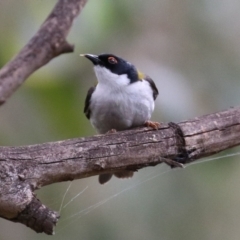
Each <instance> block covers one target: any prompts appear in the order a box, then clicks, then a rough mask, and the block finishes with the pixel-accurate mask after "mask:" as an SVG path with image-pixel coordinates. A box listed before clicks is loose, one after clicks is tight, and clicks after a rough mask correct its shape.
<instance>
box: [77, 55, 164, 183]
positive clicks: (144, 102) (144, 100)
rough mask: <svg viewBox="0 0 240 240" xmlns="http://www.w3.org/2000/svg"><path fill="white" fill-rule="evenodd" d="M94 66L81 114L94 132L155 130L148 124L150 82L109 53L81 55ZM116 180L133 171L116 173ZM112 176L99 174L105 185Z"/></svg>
mask: <svg viewBox="0 0 240 240" xmlns="http://www.w3.org/2000/svg"><path fill="white" fill-rule="evenodd" d="M80 56H84V57H86V58H87V59H89V60H90V61H91V62H92V63H93V65H94V71H95V74H96V77H97V80H98V83H97V85H96V86H94V87H91V88H90V89H89V90H88V93H87V97H86V100H85V107H84V113H85V115H86V117H87V118H88V119H89V120H90V122H91V124H92V125H93V127H94V128H95V129H96V130H97V132H98V133H100V134H104V133H108V132H115V131H121V130H126V129H130V128H134V127H139V126H143V125H145V126H148V127H151V128H154V129H158V128H159V126H160V124H159V123H158V122H152V121H150V118H151V115H152V112H153V110H154V100H155V99H156V98H157V96H158V89H157V87H156V85H155V83H154V82H153V80H152V79H151V78H150V77H149V76H147V75H145V74H143V73H142V72H140V71H138V70H137V69H136V67H135V66H134V65H133V64H131V63H130V62H128V61H126V60H124V59H122V58H120V57H117V56H115V55H113V54H100V55H93V54H81V55H80ZM114 175H115V176H116V177H118V178H129V177H132V176H133V171H127V170H124V171H119V172H115V173H114ZM111 177H112V173H104V174H100V175H99V182H100V183H101V184H104V183H106V182H107V181H109V180H110V179H111Z"/></svg>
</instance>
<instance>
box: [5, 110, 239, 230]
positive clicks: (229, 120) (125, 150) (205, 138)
mask: <svg viewBox="0 0 240 240" xmlns="http://www.w3.org/2000/svg"><path fill="white" fill-rule="evenodd" d="M176 126H177V127H176ZM239 144H240V107H237V108H232V109H229V110H227V111H222V112H219V113H215V114H210V115H206V116H202V117H199V118H195V119H192V120H189V121H185V122H181V123H179V124H178V125H176V124H172V123H171V124H162V125H161V128H160V129H159V130H152V129H148V128H144V127H143V128H138V129H133V130H128V131H123V132H117V133H113V134H105V135H97V136H93V137H88V138H78V139H70V140H65V141H59V142H52V143H44V144H38V145H32V146H22V147H0V215H1V216H2V217H4V218H6V219H9V220H12V221H15V222H21V223H24V224H26V225H27V226H29V227H31V228H32V229H34V230H35V231H37V232H42V231H43V232H45V233H48V234H52V233H53V227H54V225H55V224H56V222H57V220H58V218H59V215H58V213H56V212H53V211H51V210H50V209H48V208H47V207H45V206H44V205H42V204H41V203H40V201H37V200H36V197H35V195H34V193H33V192H34V190H35V189H38V188H41V187H42V186H45V185H49V184H52V183H56V182H61V181H68V180H74V179H79V178H86V177H90V176H94V175H98V174H102V173H106V172H116V171H121V170H131V171H137V170H139V169H141V168H143V167H147V166H155V165H157V164H160V163H162V162H166V163H168V164H170V165H171V164H172V163H173V165H174V163H175V162H174V161H172V160H176V161H180V162H181V163H184V164H187V163H189V162H192V161H195V160H197V159H199V158H202V157H206V156H209V155H212V154H214V153H218V152H220V151H223V150H225V149H228V148H231V147H234V146H237V145H239ZM177 165H178V164H177ZM177 165H176V166H177ZM31 209H33V210H31ZM35 209H37V213H36V211H35ZM34 214H35V215H34ZM33 215H34V216H33Z"/></svg>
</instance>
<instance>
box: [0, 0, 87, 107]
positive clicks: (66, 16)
mask: <svg viewBox="0 0 240 240" xmlns="http://www.w3.org/2000/svg"><path fill="white" fill-rule="evenodd" d="M86 1H87V0H59V1H58V2H57V4H56V6H55V7H54V9H53V11H52V12H51V14H50V15H49V16H48V18H47V19H46V21H45V22H44V23H43V24H42V26H41V28H40V29H39V31H38V32H37V33H36V34H35V36H34V37H33V38H32V39H31V40H30V41H29V42H28V44H27V45H26V46H25V47H24V48H23V49H22V50H21V51H20V52H19V54H18V55H17V56H16V57H14V58H13V59H12V60H11V61H10V62H9V63H7V64H6V65H5V66H4V67H3V68H2V69H1V70H0V105H1V104H3V103H4V102H5V101H6V100H7V98H9V97H10V96H11V95H12V94H13V93H14V91H15V90H16V89H17V88H18V87H19V86H21V84H22V83H23V82H24V81H25V80H26V79H27V78H28V77H29V76H30V75H31V74H32V73H33V72H34V71H36V70H37V69H38V68H40V67H42V66H43V65H45V64H46V63H48V62H49V61H50V60H51V59H53V58H54V57H56V56H58V55H60V54H62V53H68V52H73V49H74V46H73V45H71V44H69V43H68V42H67V41H66V36H67V34H68V32H69V30H70V28H71V26H72V23H73V20H74V18H76V17H77V15H78V14H79V13H80V11H81V9H82V8H83V7H84V5H85V3H86Z"/></svg>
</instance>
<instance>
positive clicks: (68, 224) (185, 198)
mask: <svg viewBox="0 0 240 240" xmlns="http://www.w3.org/2000/svg"><path fill="white" fill-rule="evenodd" d="M55 3H56V1H53V0H51V1H50V0H38V1H36V0H35V1H33V0H18V1H16V0H0V33H1V34H0V67H2V66H3V65H4V64H5V63H6V62H8V61H9V60H10V59H11V58H12V57H13V56H14V55H15V54H16V53H17V52H18V51H19V50H20V49H21V48H22V47H23V46H24V45H25V44H26V43H27V42H28V40H29V39H30V38H31V37H32V36H33V35H34V33H35V32H36V31H37V30H38V28H39V26H40V25H41V23H42V22H43V21H44V19H45V18H46V17H47V15H48V14H49V12H50V10H51V9H52V8H53V6H54V5H55ZM239 11H240V2H238V1H232V0H230V1H224V0H218V1H215V0H208V1H204V0H192V1H187V0H182V1H178V0H149V1H139V0H132V1H128V0H115V1H113V0H89V1H88V3H87V5H86V6H85V8H84V9H83V12H82V14H81V15H80V16H79V17H78V18H77V20H76V21H75V22H74V25H73V28H72V29H71V32H70V35H69V37H68V40H69V42H71V43H74V44H75V52H74V53H72V54H65V55H62V56H60V57H58V58H56V59H53V60H52V61H51V62H50V63H49V64H48V65H47V66H45V67H43V68H42V69H40V70H38V71H37V72H36V73H34V74H33V75H32V76H31V77H30V78H29V79H28V80H27V81H26V82H25V84H24V85H23V86H22V87H21V88H20V89H19V90H18V91H17V92H16V93H15V94H14V95H13V96H12V97H11V98H10V99H9V100H8V101H7V103H6V104H5V105H4V106H2V107H1V108H0V132H1V134H0V145H11V146H12V145H26V144H36V143H43V142H48V141H57V140H63V139H68V138H74V137H82V136H90V135H93V134H95V131H94V129H92V127H91V125H90V123H89V122H88V120H87V119H86V118H85V116H84V114H83V105H84V99H85V95H86V92H87V90H88V88H89V87H90V86H92V85H93V84H94V82H95V81H96V78H95V76H94V73H93V70H92V66H91V64H90V63H89V62H88V61H87V60H86V59H84V58H80V57H79V54H80V53H93V54H99V53H103V52H107V53H114V54H116V55H119V56H121V57H123V58H125V59H127V60H129V61H130V62H132V63H134V64H135V65H136V66H138V68H139V69H141V70H142V71H143V72H145V73H147V74H149V75H150V76H151V77H152V78H153V79H154V81H155V83H156V85H157V87H158V89H159V92H160V94H159V97H158V99H157V101H156V109H155V112H154V114H153V118H152V119H153V120H156V121H175V122H179V121H181V120H186V119H189V118H192V117H195V116H200V115H203V114H207V113H212V112H217V111H220V110H223V109H227V108H229V107H230V106H237V105H239V102H240V94H239V89H240V82H239V79H240V68H239V66H240V41H239V39H240V17H239ZM238 151H240V150H239V148H235V149H233V150H231V151H230V150H229V151H227V152H224V153H223V154H226V153H231V152H238ZM239 158H240V157H239V156H237V157H235V158H229V157H228V158H227V157H226V158H222V159H219V160H216V161H211V162H205V163H201V164H196V165H192V166H189V167H187V168H186V169H184V170H174V171H173V170H169V168H168V167H166V166H164V165H161V166H157V167H154V168H147V169H143V170H141V171H140V172H139V173H137V174H135V176H134V177H133V179H131V180H124V181H120V180H117V179H113V180H111V181H110V183H108V184H107V185H104V186H100V185H99V184H98V182H97V177H92V178H89V179H83V180H77V181H74V182H73V183H72V185H71V188H70V189H69V191H68V192H67V194H66V198H65V201H64V203H63V206H64V205H65V204H67V203H68V202H69V201H71V199H72V198H74V196H76V195H77V194H78V193H79V192H81V191H82V190H84V189H85V188H87V189H86V190H85V191H84V192H83V193H82V194H81V195H80V196H79V197H77V198H76V199H73V201H72V202H70V203H69V204H68V205H67V206H66V207H65V208H63V209H62V211H61V219H60V221H59V224H58V226H57V228H56V234H55V235H54V236H46V235H44V234H36V233H35V232H33V231H32V230H30V229H28V228H26V227H25V226H23V225H21V224H14V223H11V222H8V221H6V220H2V219H0V239H3V240H8V239H36V240H42V239H58V240H62V239H71V240H75V239H84V240H98V239H106V240H109V239H114V240H118V239H119V240H120V239H121V240H122V239H132V240H135V239H141V240H145V239H151V240H155V239H156V240H157V239H164V240H178V239H179V240H180V239H181V240H182V239H184V240H185V239H194V240H206V239H211V240H214V239H216V240H226V239H231V240H234V239H236V240H238V239H239V235H240V205H239V202H240V191H239V189H238V187H239V185H238V184H240V175H239V172H240V164H239ZM68 186H69V182H67V183H59V184H54V185H51V186H47V187H44V188H43V189H41V190H39V191H38V192H37V194H38V197H39V198H40V199H41V200H42V201H43V202H44V203H45V204H47V205H48V206H50V207H52V208H53V209H55V210H58V209H59V207H60V205H61V201H62V199H63V195H64V193H65V192H66V190H67V188H68ZM97 203H100V204H101V205H99V206H98V205H96V204H97ZM91 206H92V207H91ZM81 211H82V212H81ZM13 229H14V230H13Z"/></svg>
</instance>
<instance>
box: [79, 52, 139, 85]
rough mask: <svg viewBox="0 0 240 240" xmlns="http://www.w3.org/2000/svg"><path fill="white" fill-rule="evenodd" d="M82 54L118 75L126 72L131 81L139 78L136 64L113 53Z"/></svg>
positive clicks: (96, 64) (95, 63)
mask: <svg viewBox="0 0 240 240" xmlns="http://www.w3.org/2000/svg"><path fill="white" fill-rule="evenodd" d="M81 56H84V57H86V58H88V59H89V60H90V61H91V62H92V63H93V64H94V65H95V66H101V67H105V68H107V69H108V70H109V71H111V72H112V73H115V74H118V75H122V74H126V75H127V76H128V78H129V79H130V83H133V82H136V81H138V80H139V75H138V71H137V69H136V68H135V66H134V65H133V64H131V63H129V62H127V61H126V60H124V59H122V58H120V57H117V56H115V55H113V54H100V55H92V54H83V55H81Z"/></svg>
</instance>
